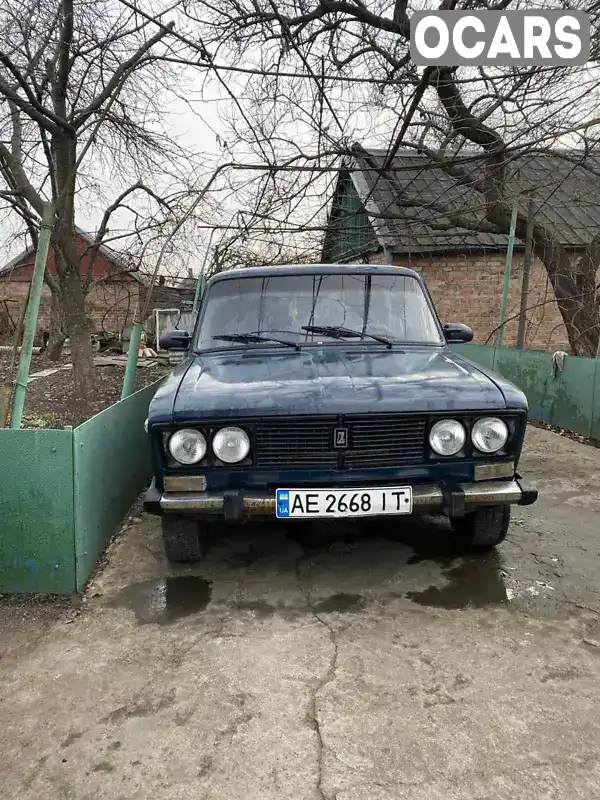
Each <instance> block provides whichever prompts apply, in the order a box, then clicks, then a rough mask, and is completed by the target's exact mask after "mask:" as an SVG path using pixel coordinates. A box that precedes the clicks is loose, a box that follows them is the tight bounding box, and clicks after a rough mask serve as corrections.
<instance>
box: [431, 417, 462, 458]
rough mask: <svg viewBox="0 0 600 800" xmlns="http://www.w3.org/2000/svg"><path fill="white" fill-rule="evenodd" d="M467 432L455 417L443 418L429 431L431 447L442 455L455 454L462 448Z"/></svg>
mask: <svg viewBox="0 0 600 800" xmlns="http://www.w3.org/2000/svg"><path fill="white" fill-rule="evenodd" d="M466 439H467V433H466V431H465V429H464V427H463V426H462V425H461V424H460V422H457V421H456V420H455V419H441V420H440V421H439V422H436V423H435V425H434V426H433V427H432V429H431V431H430V432H429V444H430V446H431V449H432V450H434V451H435V452H436V453H438V454H439V455H440V456H453V455H456V453H458V452H459V450H462V448H463V446H464V444H465V441H466Z"/></svg>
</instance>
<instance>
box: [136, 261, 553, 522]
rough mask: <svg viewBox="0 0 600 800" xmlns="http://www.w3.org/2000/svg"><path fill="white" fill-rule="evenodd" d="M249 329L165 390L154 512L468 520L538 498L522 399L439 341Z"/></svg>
mask: <svg viewBox="0 0 600 800" xmlns="http://www.w3.org/2000/svg"><path fill="white" fill-rule="evenodd" d="M403 274H404V273H403ZM406 274H409V272H408V271H406ZM412 275H414V273H410V276H411V277H412ZM230 280H231V279H230ZM428 302H429V301H428ZM426 310H427V309H426ZM436 323H437V320H436ZM437 324H438V325H439V323H437ZM315 327H317V326H314V325H310V326H304V328H303V330H305V329H306V328H309V329H311V330H312V329H313V328H315ZM321 329H322V330H324V329H325V328H324V326H321V327H320V328H319V330H321ZM277 330H278V336H279V338H281V334H282V329H277ZM331 330H333V329H331ZM336 330H342V331H346V330H347V329H346V328H339V329H336ZM284 332H286V331H284ZM291 333H292V332H291V330H290V331H287V335H288V336H290V337H291ZM440 333H441V329H440ZM436 335H437V334H436ZM234 336H235V335H234V334H226V335H223V336H221V337H217V338H222V339H227V340H229V339H232V340H234V341H235V338H234ZM257 336H258V334H249V335H248V337H250V338H249V341H250V343H251V346H248V347H245V348H238V347H235V348H231V347H226V348H223V347H220V348H219V347H217V348H213V349H208V350H204V351H201V352H198V353H193V352H191V353H190V355H189V357H188V359H187V361H186V362H184V364H182V365H181V366H180V367H178V368H177V370H176V371H175V373H174V374H173V376H171V378H170V379H169V380H168V381H167V382H166V384H165V386H164V387H162V388H161V390H159V392H158V394H157V396H156V398H155V400H154V401H153V403H152V405H151V408H150V414H149V435H150V440H151V446H152V458H153V465H154V475H155V477H154V480H153V483H152V486H151V487H150V489H149V491H148V493H147V495H146V501H145V506H146V509H147V510H148V511H150V512H152V513H155V514H159V515H161V516H163V519H165V520H168V519H169V518H177V519H180V520H186V519H187V520H199V521H202V522H203V523H207V522H211V521H217V520H219V519H222V520H227V521H244V520H252V519H255V520H259V519H265V518H272V519H276V518H280V519H285V520H286V521H289V520H293V519H304V520H310V519H311V518H312V519H317V518H320V519H322V518H331V519H333V518H340V517H364V516H372V515H388V514H393V515H397V516H398V517H399V518H400V517H402V516H405V517H406V516H408V515H410V514H421V513H426V514H432V513H433V514H435V513H443V514H446V515H447V516H448V517H450V518H451V520H453V521H456V520H461V519H467V520H470V521H471V522H472V521H473V520H474V519H475V518H476V517H477V518H479V517H480V516H482V514H481V513H479V512H478V509H490V508H502V509H506V508H508V506H510V505H511V504H516V503H518V504H528V503H532V502H534V500H535V499H536V497H537V491H536V490H535V489H534V488H533V487H531V486H530V485H528V484H527V483H526V482H525V481H523V479H522V478H521V477H520V476H519V474H518V472H517V467H518V460H519V456H520V451H521V447H522V443H523V438H524V434H525V425H526V417H527V405H526V401H525V398H524V396H523V394H522V393H521V392H520V391H519V390H517V389H516V388H515V387H514V386H512V385H511V384H509V383H508V382H506V381H504V380H503V379H502V378H500V377H499V376H496V375H491V374H486V373H485V372H484V371H483V370H482V369H480V368H478V367H475V366H474V365H473V364H471V363H470V362H468V361H466V360H465V359H462V358H461V357H459V356H457V355H455V354H453V353H451V352H450V350H449V348H448V346H447V344H446V342H442V341H439V340H435V341H434V342H432V343H431V344H429V343H426V344H423V343H418V342H417V343H404V344H402V345H401V346H400V345H398V344H397V343H396V342H392V341H391V340H390V341H389V342H388V341H387V340H385V339H383V338H382V337H381V336H379V337H376V336H375V335H374V336H373V339H374V341H372V342H367V341H365V340H364V339H363V340H361V341H360V342H358V343H357V342H355V341H352V340H350V341H346V340H345V339H344V340H342V341H340V339H339V337H338V338H333V337H332V338H333V340H332V341H331V340H329V339H328V338H327V336H323V337H322V338H321V339H318V340H317V341H315V342H311V343H309V344H307V345H304V343H302V346H301V345H300V344H297V342H298V339H297V338H296V339H291V338H290V341H291V343H292V346H290V347H286V346H284V347H281V346H278V345H277V341H275V343H274V344H273V345H268V346H266V345H264V344H262V343H259V342H254V341H253V339H252V337H254V339H256V338H257ZM248 337H247V338H248ZM313 338H314V337H313ZM285 344H287V342H285ZM486 513H487V512H486ZM505 517H506V515H504V516H503V517H502V519H504V518H505ZM169 524H170V523H168V522H167V525H166V527H169ZM502 524H503V525H504V522H503V523H502ZM506 524H507V522H506Z"/></svg>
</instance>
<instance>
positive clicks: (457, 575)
mask: <svg viewBox="0 0 600 800" xmlns="http://www.w3.org/2000/svg"><path fill="white" fill-rule="evenodd" d="M501 570H502V567H501V564H500V557H499V556H498V554H497V553H494V552H492V553H488V554H486V555H485V556H481V557H479V558H472V559H469V560H467V561H464V562H462V563H461V564H458V565H457V566H454V567H450V568H447V569H443V570H442V575H443V576H444V578H446V579H447V581H448V583H447V584H446V585H445V586H429V587H428V588H427V589H424V590H423V591H420V592H407V593H406V597H407V598H408V599H409V600H412V602H413V603H418V604H419V605H422V606H432V607H434V608H448V609H453V608H468V607H471V608H485V607H486V606H494V605H502V604H503V603H508V597H507V594H506V586H505V585H504V581H503V580H502V576H501Z"/></svg>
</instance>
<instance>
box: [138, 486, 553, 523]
mask: <svg viewBox="0 0 600 800" xmlns="http://www.w3.org/2000/svg"><path fill="white" fill-rule="evenodd" d="M298 488H301V487H298ZM412 491H413V514H447V515H448V516H449V517H461V516H464V514H465V513H466V512H468V511H472V510H473V509H474V508H476V507H477V506H494V505H513V504H518V505H522V506H527V505H530V504H531V503H535V501H536V500H537V496H538V491H537V489H536V488H535V487H534V486H532V485H531V484H529V483H527V482H526V481H524V480H523V479H522V478H521V477H520V476H516V477H515V478H514V479H512V480H493V481H479V482H474V483H455V484H421V485H414V486H413V487H412ZM144 507H145V509H146V511H148V512H149V513H151V514H158V515H159V516H162V515H164V514H176V515H179V516H188V517H221V518H223V519H225V520H227V521H240V520H243V519H246V518H251V517H275V492H272V493H266V492H260V493H255V492H246V491H241V490H231V491H225V492H161V491H159V490H158V489H157V488H156V485H155V483H154V481H153V482H152V485H151V486H150V488H149V489H148V491H147V493H146V497H145V499H144ZM305 519H306V518H305Z"/></svg>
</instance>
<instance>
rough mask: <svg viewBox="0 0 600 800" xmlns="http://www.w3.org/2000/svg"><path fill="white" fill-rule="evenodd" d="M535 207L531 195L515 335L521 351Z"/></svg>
mask: <svg viewBox="0 0 600 800" xmlns="http://www.w3.org/2000/svg"><path fill="white" fill-rule="evenodd" d="M534 217H535V207H534V204H533V195H530V197H529V205H528V206H527V232H526V234H525V257H524V259H523V283H522V285H521V308H520V311H519V331H518V333H517V347H518V348H519V350H522V349H523V347H524V346H525V326H526V324H527V297H528V293H529V277H530V275H531V262H532V260H533V223H534Z"/></svg>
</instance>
